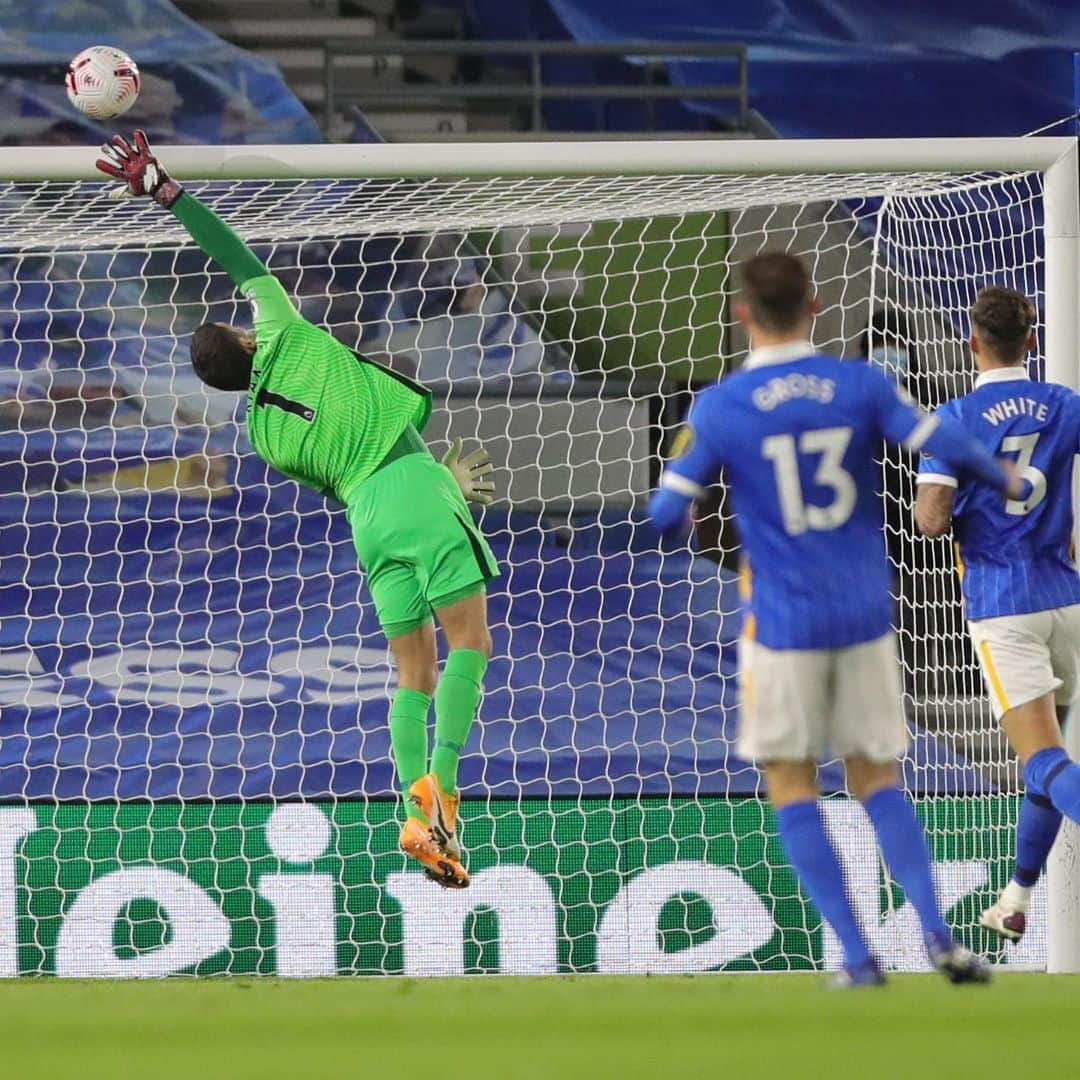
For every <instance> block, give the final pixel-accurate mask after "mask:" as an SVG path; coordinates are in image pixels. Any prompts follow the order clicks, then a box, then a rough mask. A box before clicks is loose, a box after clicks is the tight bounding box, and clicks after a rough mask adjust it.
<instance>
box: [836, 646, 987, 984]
mask: <svg viewBox="0 0 1080 1080" xmlns="http://www.w3.org/2000/svg"><path fill="white" fill-rule="evenodd" d="M836 677H837V687H836V699H835V708H834V714H833V726H832V731H831V735H830V742H831V745H832V747H833V749H834V751H835V752H836V753H837V754H839V755H840V756H842V757H843V758H844V765H845V767H846V770H847V780H848V787H849V788H850V789H851V792H852V794H853V795H854V796H855V797H856V798H857V799H858V800H859V801H860V802H861V803H862V804H863V806H864V807H865V808H866V813H867V815H868V816H869V818H870V821H871V823H872V824H873V826H874V832H875V833H876V835H877V839H878V844H879V845H880V847H881V851H882V854H883V855H884V856H885V862H886V863H887V864H888V867H889V870H890V872H891V873H892V875H893V877H895V878H896V880H897V881H898V882H899V883H900V885H901V886H902V888H903V890H904V893H905V895H906V896H907V898H908V900H909V901H910V902H911V905H912V907H914V908H915V911H916V912H917V913H918V916H919V921H920V923H921V924H922V929H923V938H924V940H925V942H926V948H927V952H928V954H929V956H930V959H931V961H932V962H933V964H934V965H935V966H936V967H937V968H938V970H940V971H941V972H942V973H943V974H945V975H946V976H947V977H948V978H949V979H950V980H952V981H954V982H983V981H985V980H986V979H988V978H989V977H990V976H989V969H987V968H986V967H985V965H983V964H982V963H981V962H980V961H979V960H978V958H976V957H975V956H973V955H972V954H971V953H969V952H968V951H967V950H966V949H963V948H962V947H960V946H958V945H957V944H956V943H955V942H954V941H953V938H952V933H951V932H950V930H949V927H948V925H947V924H946V922H945V919H944V916H943V915H942V913H941V907H940V905H939V904H938V900H937V893H936V891H935V889H934V879H933V875H932V874H931V870H930V852H929V850H928V849H927V846H926V837H925V835H924V833H923V829H922V826H921V825H920V824H919V819H918V818H917V817H916V816H915V811H914V809H913V807H912V806H911V803H910V802H908V800H907V798H906V797H905V795H904V793H903V791H902V790H901V788H900V776H899V769H898V767H897V759H898V758H899V757H900V755H901V754H902V753H903V752H904V750H905V749H906V747H907V732H906V725H905V721H904V714H903V708H902V697H901V690H900V673H899V667H898V664H897V659H896V643H895V639H894V638H893V636H892V635H891V634H889V635H886V636H885V637H882V638H879V639H877V640H876V641H869V642H865V643H864V644H861V645H856V646H853V647H851V648H847V649H842V650H838V656H837V668H836Z"/></svg>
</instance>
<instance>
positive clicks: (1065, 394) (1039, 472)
mask: <svg viewBox="0 0 1080 1080" xmlns="http://www.w3.org/2000/svg"><path fill="white" fill-rule="evenodd" d="M937 414H938V415H939V416H941V417H948V418H949V419H951V420H954V421H956V422H957V423H959V424H960V425H961V426H962V427H963V428H964V429H965V430H966V431H968V432H970V433H971V434H972V435H973V436H974V437H975V438H976V439H978V440H979V441H980V442H981V443H982V444H983V445H984V446H985V447H986V448H987V449H988V450H989V451H990V452H991V453H993V454H995V455H1007V456H1011V457H1014V459H1015V461H1016V467H1017V470H1018V472H1019V473H1020V476H1021V477H1022V478H1024V479H1025V480H1028V481H1030V483H1031V485H1032V492H1031V494H1030V495H1029V496H1028V498H1027V499H1025V500H1023V501H1018V500H1013V499H1006V498H1005V497H1004V496H1003V495H1000V494H999V493H997V492H994V491H990V490H988V489H987V488H985V487H982V486H980V485H978V484H975V483H972V482H971V481H970V480H969V479H967V478H965V477H958V475H957V473H956V470H955V469H952V468H950V467H949V465H948V464H947V463H945V462H944V461H942V460H941V459H940V458H938V457H935V456H933V455H932V454H924V455H923V457H922V460H921V461H920V463H919V476H918V482H919V483H920V484H945V485H947V486H949V487H955V488H956V497H955V500H954V502H953V535H954V536H955V538H956V542H957V544H958V545H959V547H960V558H961V560H962V562H963V588H964V601H965V606H966V609H967V617H968V618H969V619H990V618H996V617H997V616H1001V615H1023V614H1025V613H1027V612H1031V611H1046V610H1048V609H1050V608H1058V607H1067V606H1068V605H1070V604H1078V603H1080V577H1078V576H1077V573H1076V567H1075V565H1074V564H1073V563H1072V561H1071V560H1070V559H1069V540H1070V538H1071V536H1072V530H1073V506H1072V474H1073V460H1074V458H1075V456H1076V454H1077V452H1078V451H1080V397H1078V396H1077V395H1076V394H1074V393H1073V392H1072V391H1071V390H1069V389H1068V388H1067V387H1064V386H1059V385H1058V384H1056V383H1040V382H1035V381H1033V380H1031V379H1029V378H1028V376H1027V372H1026V371H1024V369H1023V368H1022V367H1007V368H995V369H994V370H992V371H986V372H983V374H981V375H980V376H979V377H978V379H976V380H975V389H974V390H972V392H971V393H970V394H965V395H964V396H963V397H959V398H956V399H955V400H953V401H949V402H946V404H944V405H942V406H941V408H940V409H938V413H937Z"/></svg>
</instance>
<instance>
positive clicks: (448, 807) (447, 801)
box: [409, 772, 461, 862]
mask: <svg viewBox="0 0 1080 1080" xmlns="http://www.w3.org/2000/svg"><path fill="white" fill-rule="evenodd" d="M409 801H410V802H411V803H412V804H413V806H415V807H417V809H419V811H420V813H422V814H423V815H424V817H426V818H427V819H428V822H429V823H430V825H431V835H432V836H433V837H434V838H435V843H436V844H438V845H439V847H440V848H442V850H443V851H444V852H446V854H447V855H449V856H450V858H451V859H453V860H454V861H455V862H461V843H460V842H459V841H458V838H457V812H458V801H459V800H458V797H457V796H456V795H447V794H446V792H445V791H443V789H442V785H441V784H440V783H439V778H438V777H437V776H436V775H435V774H434V773H433V772H432V773H428V774H427V776H421V777H420V779H419V780H414V781H413V783H412V784H411V785H410V787H409Z"/></svg>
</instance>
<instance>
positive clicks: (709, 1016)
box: [0, 974, 1080, 1080]
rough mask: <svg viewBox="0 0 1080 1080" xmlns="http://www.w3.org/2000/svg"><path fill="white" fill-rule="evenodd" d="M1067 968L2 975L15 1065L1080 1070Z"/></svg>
mask: <svg viewBox="0 0 1080 1080" xmlns="http://www.w3.org/2000/svg"><path fill="white" fill-rule="evenodd" d="M1078 995H1080V976H1075V977H1073V976H1046V975H1021V974H1006V975H1001V976H999V977H998V978H997V980H996V981H995V982H994V983H993V985H991V986H989V987H960V988H957V987H950V986H948V985H946V984H945V983H944V982H943V981H942V980H940V979H939V978H938V977H936V976H930V975H925V976H923V975H909V976H900V977H896V978H894V979H893V980H892V982H891V984H890V985H889V986H888V987H886V988H885V989H881V990H866V991H861V992H849V993H829V992H827V991H825V990H823V989H822V982H821V977H820V976H810V975H727V976H725V975H719V976H717V975H698V976H670V977H665V978H613V977H604V976H591V977H590V976H585V977H574V978H571V977H565V978H548V979H526V978H467V979H458V980H445V979H440V980H424V981H419V980H415V979H344V978H343V979H340V980H336V981H314V982H286V981H282V980H276V979H261V980H251V979H234V980H229V979H208V980H190V981H188V980H179V979H175V980H170V981H163V982H141V983H134V982H124V983H104V982H66V981H59V980H26V981H20V982H5V983H3V984H0V1046H2V1050H3V1066H4V1075H5V1076H11V1077H34V1078H37V1077H64V1078H69V1077H70V1078H97V1077H110V1078H123V1077H139V1078H152V1080H166V1078H173V1077H177V1078H180V1077H182V1078H184V1080H212V1078H217V1077H229V1078H246V1077H259V1078H260V1080H267V1078H277V1077H288V1078H289V1080H309V1078H321V1077H343V1076H344V1077H372V1078H378V1080H382V1078H384V1077H398V1078H401V1077H407V1078H412V1077H417V1076H429V1077H436V1078H439V1080H445V1078H456V1077H470V1078H480V1080H487V1078H488V1077H491V1078H499V1080H504V1078H509V1080H517V1078H522V1080H533V1078H541V1077H542V1078H545V1080H546V1078H552V1080H577V1078H578V1077H581V1078H588V1080H598V1078H606V1077H619V1078H627V1077H630V1078H634V1077H649V1078H651V1080H655V1078H665V1077H677V1078H680V1080H686V1078H690V1077H699V1076H700V1077H706V1076H708V1077H718V1076H719V1077H723V1076H735V1077H741V1078H757V1077H782V1078H784V1080H801V1078H804V1077H822V1078H828V1080H836V1078H846V1077H860V1078H861V1077H870V1078H873V1080H880V1078H891V1077H912V1078H917V1080H934V1078H937V1077H950V1078H964V1077H973V1078H974V1077H978V1078H979V1080H986V1077H990V1076H1001V1075H1006V1076H1008V1075H1026V1076H1040V1077H1067V1076H1080V1059H1078V1058H1077V1056H1076V1053H1075V1045H1076V1035H1075V1020H1076V1016H1077V1008H1078V1006H1077V996H1078Z"/></svg>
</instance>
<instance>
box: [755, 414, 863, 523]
mask: <svg viewBox="0 0 1080 1080" xmlns="http://www.w3.org/2000/svg"><path fill="white" fill-rule="evenodd" d="M851 430H852V429H851V428H849V427H833V428H819V429H817V430H816V431H804V432H803V433H802V434H801V435H800V436H799V440H798V448H797V449H796V442H795V436H794V435H770V436H769V437H768V438H767V439H765V440H764V441H763V442H762V444H761V456H762V457H764V458H766V459H767V460H769V461H771V462H772V463H773V472H774V474H775V476H776V489H777V491H778V492H779V494H780V513H781V514H782V515H783V518H784V530H785V531H786V532H787V534H788V535H789V536H800V535H801V534H802V533H804V532H806V531H807V530H808V529H812V530H813V531H814V532H827V531H828V530H829V529H837V528H839V527H840V526H841V525H843V524H844V522H845V521H847V519H848V518H849V517H851V512H852V510H854V509H855V501H856V499H857V497H858V492H857V491H856V489H855V478H854V477H853V476H852V475H851V473H849V472H848V471H847V470H846V469H845V468H844V467H843V465H842V462H843V460H844V454H845V452H846V451H847V448H848V443H849V442H851ZM799 454H818V455H820V460H819V461H818V467H817V471H816V472H815V473H814V484H815V485H817V486H819V487H827V488H832V491H833V500H832V502H831V503H829V505H828V506H807V505H806V502H805V500H804V499H803V491H802V484H801V482H800V480H799V458H798V455H799Z"/></svg>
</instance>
